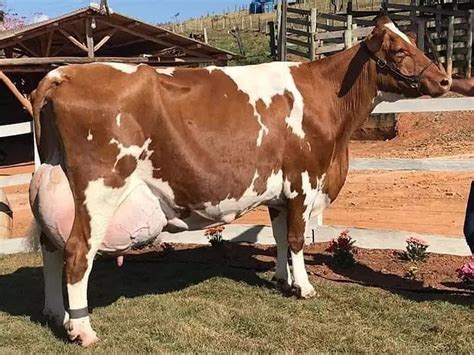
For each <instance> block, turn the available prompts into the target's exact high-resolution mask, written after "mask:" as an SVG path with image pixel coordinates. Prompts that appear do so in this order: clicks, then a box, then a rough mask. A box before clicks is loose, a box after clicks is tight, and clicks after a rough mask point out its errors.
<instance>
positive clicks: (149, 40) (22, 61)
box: [0, 5, 238, 166]
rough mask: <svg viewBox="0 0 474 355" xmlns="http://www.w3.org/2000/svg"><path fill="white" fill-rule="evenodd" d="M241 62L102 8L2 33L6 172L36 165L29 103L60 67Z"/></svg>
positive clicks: (1, 124) (0, 93) (0, 106)
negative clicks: (13, 166)
mask: <svg viewBox="0 0 474 355" xmlns="http://www.w3.org/2000/svg"><path fill="white" fill-rule="evenodd" d="M236 57H238V56H237V55H236V54H234V53H231V52H228V51H225V50H222V49H219V48H216V47H213V46H210V45H208V44H206V43H203V42H199V41H197V40H195V39H192V38H188V37H184V36H182V35H179V34H176V33H174V32H171V31H169V30H166V29H164V28H161V27H158V26H155V25H151V24H148V23H145V22H142V21H140V20H137V19H134V18H131V17H128V16H125V15H122V14H119V13H117V12H114V11H113V10H110V9H107V11H104V10H103V9H102V8H100V7H99V6H97V5H90V6H88V7H85V8H81V9H79V10H76V11H73V12H71V13H68V14H66V15H63V16H60V17H57V18H52V19H49V20H47V21H43V22H39V23H35V24H31V25H28V26H25V27H22V28H19V29H14V30H9V31H4V32H0V79H2V82H0V166H2V165H11V164H15V163H20V162H26V161H31V160H32V158H33V140H32V136H31V132H30V131H31V129H29V128H27V125H26V123H27V122H29V121H30V117H29V115H28V113H27V112H26V111H25V109H24V108H23V106H25V99H24V97H25V96H28V95H29V94H30V93H31V92H32V91H33V90H34V89H35V88H36V86H37V84H38V83H39V81H40V80H41V79H42V78H43V77H44V76H45V75H46V73H47V72H48V71H50V70H52V69H54V68H56V67H58V66H62V65H68V64H77V63H91V62H120V63H131V64H139V63H145V64H148V65H152V66H183V65H184V66H199V65H206V64H215V65H227V62H228V61H229V60H231V59H234V58H236ZM9 81H11V82H9ZM12 83H13V84H14V85H11V84H12ZM22 101H23V104H22ZM26 103H27V102H26ZM22 123H25V124H23V125H21V124H22ZM5 125H9V126H5ZM12 125H13V126H12ZM25 132H26V134H21V133H25ZM27 132H30V133H27ZM19 133H20V134H19ZM12 134H14V135H15V136H11V135H12Z"/></svg>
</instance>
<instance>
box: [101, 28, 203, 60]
mask: <svg viewBox="0 0 474 355" xmlns="http://www.w3.org/2000/svg"><path fill="white" fill-rule="evenodd" d="M96 21H97V22H100V23H103V24H104V25H107V26H111V27H114V28H117V29H118V30H120V31H123V32H127V33H129V34H131V35H134V36H137V37H141V38H145V39H146V40H148V41H150V42H154V43H157V44H160V45H162V46H165V47H173V46H176V44H173V43H170V42H168V41H164V40H162V39H158V38H156V37H154V36H150V35H147V34H144V33H141V32H138V31H135V30H132V29H130V28H129V27H126V26H121V25H116V24H115V23H112V22H109V21H105V20H103V19H96ZM180 48H181V49H182V50H183V51H184V52H186V53H187V54H190V55H193V56H196V57H201V58H210V57H209V56H208V55H205V54H203V53H201V52H198V51H194V50H191V49H187V48H185V47H181V46H180Z"/></svg>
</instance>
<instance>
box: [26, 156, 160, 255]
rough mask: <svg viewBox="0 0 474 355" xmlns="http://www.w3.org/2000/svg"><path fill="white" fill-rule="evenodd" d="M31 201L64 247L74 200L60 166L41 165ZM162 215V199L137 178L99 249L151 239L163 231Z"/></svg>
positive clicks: (121, 247) (49, 233)
mask: <svg viewBox="0 0 474 355" xmlns="http://www.w3.org/2000/svg"><path fill="white" fill-rule="evenodd" d="M30 203H31V206H32V210H33V213H34V215H35V217H36V218H37V220H38V221H39V222H40V224H41V227H42V229H43V230H44V232H45V233H46V235H47V236H48V237H49V239H50V240H52V241H53V242H54V243H55V244H56V245H57V246H58V247H64V245H65V243H66V242H67V240H68V238H69V235H70V233H71V230H72V224H73V222H74V199H73V196H72V191H71V189H70V187H69V183H68V180H67V178H66V175H65V174H64V172H63V170H62V169H61V167H60V166H52V165H49V164H43V165H41V166H40V168H39V169H38V171H37V172H36V173H35V174H34V177H33V179H32V182H31V184H30ZM163 215H164V214H163V211H162V210H161V205H160V201H159V199H158V198H157V197H156V196H155V195H154V194H153V193H152V192H151V190H150V189H149V188H148V186H147V185H146V184H145V183H144V182H141V181H138V182H136V181H135V182H134V183H133V184H131V186H130V188H128V189H126V191H125V192H124V194H123V196H121V198H120V202H119V203H118V204H117V206H116V208H115V211H114V213H113V215H112V218H111V219H110V221H109V222H108V226H107V231H106V234H105V237H104V238H103V241H102V243H101V246H100V247H99V250H100V251H103V252H111V253H113V252H121V251H125V250H128V249H130V248H132V247H134V246H138V245H142V244H147V243H150V242H152V241H153V240H155V239H156V238H157V237H158V235H159V233H160V232H161V230H162V227H163Z"/></svg>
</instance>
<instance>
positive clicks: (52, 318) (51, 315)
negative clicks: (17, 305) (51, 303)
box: [43, 308, 69, 327]
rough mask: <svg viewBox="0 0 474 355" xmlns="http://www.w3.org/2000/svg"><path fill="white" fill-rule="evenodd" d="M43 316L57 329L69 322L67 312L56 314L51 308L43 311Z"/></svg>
mask: <svg viewBox="0 0 474 355" xmlns="http://www.w3.org/2000/svg"><path fill="white" fill-rule="evenodd" d="M43 314H44V316H45V317H46V318H48V323H49V324H52V325H55V326H57V327H60V326H64V325H66V323H67V322H68V321H69V313H67V312H66V311H65V310H64V311H62V312H55V311H52V310H51V309H49V308H44V309H43Z"/></svg>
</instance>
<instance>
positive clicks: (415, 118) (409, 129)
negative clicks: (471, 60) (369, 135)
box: [350, 99, 474, 158]
mask: <svg viewBox="0 0 474 355" xmlns="http://www.w3.org/2000/svg"><path fill="white" fill-rule="evenodd" d="M473 100H474V99H473ZM396 129H397V137H396V138H394V139H392V140H389V141H353V142H351V145H350V153H351V157H357V158H381V157H387V158H388V157H391V158H429V157H442V156H458V157H459V158H474V111H465V112H431V113H416V114H413V113H402V114H399V115H398V121H397V127H396Z"/></svg>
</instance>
